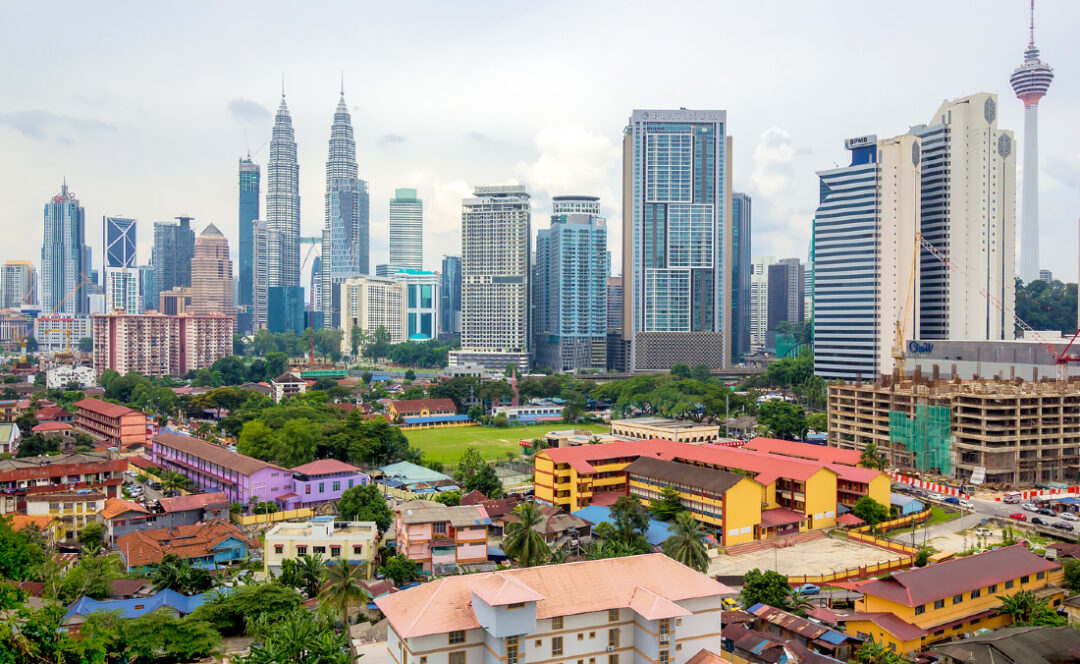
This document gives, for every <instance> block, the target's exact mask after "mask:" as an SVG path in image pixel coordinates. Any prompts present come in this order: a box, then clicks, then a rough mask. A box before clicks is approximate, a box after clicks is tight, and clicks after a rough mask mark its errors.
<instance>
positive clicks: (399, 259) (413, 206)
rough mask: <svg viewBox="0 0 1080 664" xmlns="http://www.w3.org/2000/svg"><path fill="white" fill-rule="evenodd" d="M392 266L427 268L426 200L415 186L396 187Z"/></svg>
mask: <svg viewBox="0 0 1080 664" xmlns="http://www.w3.org/2000/svg"><path fill="white" fill-rule="evenodd" d="M390 265H392V266H393V267H394V268H395V269H398V270H423V269H424V202H423V201H421V200H420V199H419V198H417V197H416V190H415V189H396V190H395V191H394V197H393V198H391V199H390Z"/></svg>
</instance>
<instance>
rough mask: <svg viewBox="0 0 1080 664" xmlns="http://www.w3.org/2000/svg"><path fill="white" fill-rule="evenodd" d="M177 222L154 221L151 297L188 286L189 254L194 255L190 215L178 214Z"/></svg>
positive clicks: (189, 277) (189, 275)
mask: <svg viewBox="0 0 1080 664" xmlns="http://www.w3.org/2000/svg"><path fill="white" fill-rule="evenodd" d="M176 219H177V223H175V224H174V223H172V222H169V221H158V222H154V251H153V260H152V262H153V264H154V292H155V296H154V300H155V301H156V300H157V295H158V294H160V293H162V292H164V291H170V290H172V289H174V288H177V287H187V286H190V285H191V257H192V256H194V255H195V230H194V229H193V228H192V227H191V222H192V221H193V220H194V218H193V217H177V218H176Z"/></svg>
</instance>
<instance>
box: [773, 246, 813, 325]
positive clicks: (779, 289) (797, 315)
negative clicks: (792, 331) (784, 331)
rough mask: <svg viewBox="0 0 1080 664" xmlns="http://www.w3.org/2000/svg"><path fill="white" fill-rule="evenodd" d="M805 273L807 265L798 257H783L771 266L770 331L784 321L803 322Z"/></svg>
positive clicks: (796, 323) (795, 323)
mask: <svg viewBox="0 0 1080 664" xmlns="http://www.w3.org/2000/svg"><path fill="white" fill-rule="evenodd" d="M805 275H806V273H805V267H804V266H803V265H802V264H801V263H800V262H799V259H798V258H781V259H780V260H778V261H776V262H775V263H773V264H772V265H770V266H769V278H768V282H769V297H768V302H769V305H768V330H769V332H773V333H775V332H776V331H777V330H778V329H779V325H780V323H783V322H788V323H792V324H794V325H798V324H799V323H801V322H803V319H804V316H803V306H804V305H805V301H804V299H803V294H804V290H803V289H804V288H805V286H806V276H805ZM769 345H771V344H769Z"/></svg>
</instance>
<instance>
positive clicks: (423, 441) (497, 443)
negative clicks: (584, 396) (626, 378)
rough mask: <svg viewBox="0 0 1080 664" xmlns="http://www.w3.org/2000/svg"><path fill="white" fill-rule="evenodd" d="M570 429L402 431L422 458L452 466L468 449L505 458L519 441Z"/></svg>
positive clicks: (592, 427)
mask: <svg viewBox="0 0 1080 664" xmlns="http://www.w3.org/2000/svg"><path fill="white" fill-rule="evenodd" d="M572 426H573V428H574V429H579V430H588V431H595V432H608V431H610V430H611V427H610V426H607V425H600V424H575V425H572ZM569 428H571V425H569V424H564V423H562V422H551V423H548V424H535V425H532V426H524V427H510V428H509V429H496V428H495V427H481V426H476V427H449V428H445V429H417V430H415V431H409V430H405V431H404V432H403V433H404V434H405V436H406V437H407V438H408V439H409V444H410V445H412V446H413V447H416V448H418V449H420V450H422V451H423V452H424V458H426V459H432V460H434V461H441V462H443V463H446V464H453V463H455V462H456V461H457V460H458V458H459V457H460V456H461V453H462V452H464V451H465V448H467V447H475V448H478V449H479V450H480V453H481V454H483V455H484V458H485V459H505V458H506V453H507V452H514V453H517V454H520V453H521V446H520V445H519V444H518V441H519V440H522V439H526V440H532V439H533V438H539V437H540V436H542V435H544V434H546V433H547V432H549V431H559V430H565V429H569Z"/></svg>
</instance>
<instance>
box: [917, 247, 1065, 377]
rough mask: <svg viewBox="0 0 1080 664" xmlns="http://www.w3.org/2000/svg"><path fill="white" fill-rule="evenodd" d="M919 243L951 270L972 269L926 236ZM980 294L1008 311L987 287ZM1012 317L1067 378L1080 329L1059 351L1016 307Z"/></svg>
mask: <svg viewBox="0 0 1080 664" xmlns="http://www.w3.org/2000/svg"><path fill="white" fill-rule="evenodd" d="M919 243H920V244H921V245H922V246H923V247H924V248H925V249H926V250H927V251H929V252H930V253H931V254H933V255H934V258H937V259H938V260H939V261H941V262H942V264H944V265H945V267H946V268H948V270H949V271H950V272H957V273H959V272H960V269H961V267H963V269H965V270H967V269H970V268H969V267H968V266H966V265H963V264H958V263H957V261H953V260H950V259H949V258H948V257H947V256H946V255H945V254H943V253H942V252H941V250H940V249H938V248H937V247H935V246H934V245H933V244H931V243H930V241H929V240H927V239H926V238H924V237H921V236H920V237H919ZM979 294H980V295H982V296H983V297H984V298H986V301H987V302H989V303H990V304H991V305H992V306H993V307H994V308H995V309H997V310H998V311H1000V312H1001V313H1003V314H1007V313H1008V312H1007V311H1006V310H1005V305H1003V304H1002V303H1001V300H1000V299H998V298H997V297H996V296H995V295H994V294H993V293H991V292H990V291H988V290H987V289H986V287H980V288H979ZM1012 317H1013V322H1014V323H1015V324H1016V325H1017V326H1018V327H1019V328H1020V329H1022V330H1024V331H1025V332H1028V333H1029V334H1031V336H1032V338H1033V339H1035V341H1037V342H1039V343H1040V344H1041V345H1042V347H1043V348H1045V349H1046V351H1047V352H1048V353H1050V357H1053V358H1054V364H1055V365H1057V378H1058V380H1065V379H1067V378H1068V377H1069V363H1070V362H1078V363H1080V355H1069V354H1068V353H1069V350H1070V349H1071V348H1072V347H1073V344H1075V343H1076V339H1077V337H1080V329H1078V330H1077V331H1076V332H1074V333H1073V335H1072V338H1070V339H1069V343H1068V344H1066V345H1065V349H1064V350H1062V351H1061V352H1058V351H1057V349H1056V348H1054V347H1053V346H1052V345H1051V344H1050V342H1049V341H1047V340H1046V338H1045V337H1043V335H1041V334H1039V332H1038V331H1037V330H1035V329H1034V328H1033V327H1031V326H1030V325H1028V324H1027V322H1026V321H1025V320H1024V319H1023V318H1020V317H1019V316H1017V315H1016V310H1015V308H1014V309H1013V314H1012Z"/></svg>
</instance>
